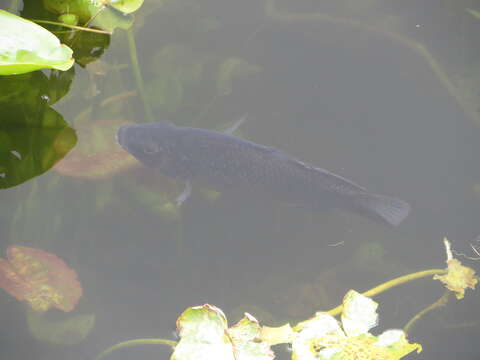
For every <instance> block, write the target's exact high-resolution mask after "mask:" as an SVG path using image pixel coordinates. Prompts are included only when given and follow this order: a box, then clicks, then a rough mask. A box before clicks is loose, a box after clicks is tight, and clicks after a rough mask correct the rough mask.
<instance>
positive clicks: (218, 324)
mask: <svg viewBox="0 0 480 360" xmlns="http://www.w3.org/2000/svg"><path fill="white" fill-rule="evenodd" d="M444 244H445V248H446V254H447V261H446V262H447V268H446V269H430V270H424V271H419V272H416V273H411V274H408V275H404V276H401V277H399V278H396V279H393V280H390V281H387V282H385V283H383V284H381V285H379V286H376V287H374V288H373V289H370V290H368V291H366V292H364V293H363V294H360V293H358V292H357V291H355V290H350V291H348V292H347V294H346V295H345V297H344V298H343V301H342V304H341V305H339V306H337V307H335V308H333V309H331V310H329V311H319V312H317V313H316V314H315V315H314V316H313V317H312V318H310V319H307V320H305V321H302V322H300V323H298V324H296V325H295V326H293V327H292V326H291V325H290V324H289V323H287V324H285V325H282V326H279V327H269V326H262V325H260V323H259V322H258V320H256V319H255V317H254V316H253V315H251V314H249V313H245V316H244V317H243V318H242V319H241V320H240V321H239V322H238V323H236V324H235V325H233V326H231V327H229V326H228V323H227V318H226V316H225V314H224V313H223V312H222V310H220V309H219V308H217V307H216V306H213V305H210V304H205V305H202V306H194V307H189V308H187V309H186V310H185V311H184V312H183V313H182V314H181V315H180V316H179V317H178V319H177V329H178V332H179V335H180V340H179V341H178V342H175V341H173V340H167V339H136V340H129V341H125V342H122V343H119V344H117V345H114V346H112V347H111V348H109V349H107V350H105V351H103V352H102V353H101V354H99V355H98V356H97V360H100V359H103V358H105V357H106V356H108V355H109V354H111V353H112V352H114V351H117V350H120V349H122V348H126V347H131V346H138V345H144V344H160V345H167V346H169V347H171V348H172V350H173V353H172V355H171V357H170V359H171V360H193V359H210V360H212V359H215V360H216V359H218V360H224V359H231V360H247V359H248V360H271V359H274V358H275V354H274V352H273V351H272V349H271V346H272V345H277V344H283V343H287V344H290V345H291V349H292V355H291V358H292V360H315V359H321V360H337V359H341V360H357V359H359V354H361V359H364V360H398V359H401V358H403V357H405V356H406V355H408V354H410V353H412V352H417V353H419V352H421V351H422V346H421V345H420V344H416V343H410V342H409V341H408V340H407V336H408V333H409V331H410V330H411V328H412V327H413V326H414V324H415V323H416V322H417V321H418V320H420V319H421V318H422V317H423V316H424V315H426V314H427V313H429V312H431V311H433V310H435V309H437V308H440V307H442V306H445V305H446V303H447V302H448V297H449V295H450V294H454V295H455V296H456V298H457V299H462V298H463V296H464V293H465V290H466V289H475V286H476V285H477V283H478V277H477V276H476V275H475V271H474V270H473V269H471V268H468V267H466V266H464V265H462V264H461V263H460V261H459V260H458V259H456V258H454V257H453V253H452V250H451V245H450V242H449V241H448V240H447V239H445V240H444ZM432 276H433V279H434V280H435V279H436V280H440V281H441V282H442V283H443V284H444V285H445V287H446V288H447V290H446V292H445V293H444V295H442V297H441V298H440V299H438V300H437V301H436V302H434V303H433V304H432V305H430V306H428V307H427V308H425V309H423V310H421V311H420V312H419V313H418V314H417V315H415V316H414V317H413V318H412V319H411V320H410V321H409V322H408V323H407V324H406V325H405V326H404V328H403V329H388V330H385V331H384V332H382V333H381V334H380V335H373V334H372V333H371V332H370V330H371V329H373V328H375V327H376V326H378V313H377V307H378V305H379V304H378V303H376V302H375V301H373V300H372V299H370V297H372V296H375V295H378V294H380V293H382V292H384V291H386V290H388V289H390V288H393V287H396V286H398V285H401V284H404V283H406V282H409V281H412V280H416V279H421V278H425V277H432ZM337 315H340V320H337V319H336V318H335V316H337Z"/></svg>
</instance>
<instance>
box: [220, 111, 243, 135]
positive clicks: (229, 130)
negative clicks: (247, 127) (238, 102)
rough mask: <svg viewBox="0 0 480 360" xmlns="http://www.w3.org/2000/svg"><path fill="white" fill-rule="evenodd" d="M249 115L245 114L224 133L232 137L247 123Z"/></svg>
mask: <svg viewBox="0 0 480 360" xmlns="http://www.w3.org/2000/svg"><path fill="white" fill-rule="evenodd" d="M247 117H248V113H245V114H244V115H243V116H242V117H241V118H240V119H238V120H237V121H235V122H234V123H233V125H232V126H230V127H229V128H228V129H226V130H224V131H223V133H224V134H227V135H232V134H233V133H234V132H235V131H236V130H237V129H238V128H239V127H240V126H241V125H242V124H243V123H244V122H245V121H247Z"/></svg>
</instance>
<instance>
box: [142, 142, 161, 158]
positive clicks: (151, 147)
mask: <svg viewBox="0 0 480 360" xmlns="http://www.w3.org/2000/svg"><path fill="white" fill-rule="evenodd" d="M159 150H160V147H159V146H158V145H157V144H155V143H154V142H147V143H145V144H143V152H144V153H145V154H147V155H152V154H156V153H158V152H159Z"/></svg>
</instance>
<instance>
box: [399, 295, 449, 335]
mask: <svg viewBox="0 0 480 360" xmlns="http://www.w3.org/2000/svg"><path fill="white" fill-rule="evenodd" d="M450 294H451V291H450V290H445V292H444V293H443V295H442V296H441V297H440V298H439V299H438V300H437V301H435V302H434V303H433V304H430V305H428V306H427V307H426V308H424V309H423V310H421V311H420V312H418V313H417V314H416V315H415V316H414V317H413V318H411V319H410V321H409V322H408V323H407V324H406V325H405V327H404V328H403V331H404V332H405V333H406V334H407V335H408V333H409V332H410V330H411V329H412V327H413V325H415V323H416V322H417V321H418V320H420V319H421V318H422V317H424V316H425V315H426V314H428V313H429V312H430V311H433V310H435V309H437V308H439V307H442V306H445V305H447V302H448V300H449V298H450Z"/></svg>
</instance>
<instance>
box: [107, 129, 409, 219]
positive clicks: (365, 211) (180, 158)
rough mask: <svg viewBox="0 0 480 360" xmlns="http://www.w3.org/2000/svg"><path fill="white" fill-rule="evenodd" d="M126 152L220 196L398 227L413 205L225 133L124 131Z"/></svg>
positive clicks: (121, 131)
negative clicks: (337, 211)
mask: <svg viewBox="0 0 480 360" xmlns="http://www.w3.org/2000/svg"><path fill="white" fill-rule="evenodd" d="M117 141H118V143H119V144H120V146H121V147H122V148H124V149H125V150H126V151H128V152H129V153H130V154H132V155H133V156H134V157H135V158H137V159H138V160H139V161H141V162H142V163H143V164H145V165H146V166H148V167H153V168H158V169H160V172H161V173H162V174H163V175H166V176H169V177H173V178H176V179H181V180H183V181H185V182H186V184H187V186H186V191H185V192H184V194H183V198H182V199H181V200H185V198H186V197H188V194H189V191H190V182H192V183H197V184H202V185H205V186H207V187H210V188H212V189H214V190H218V191H228V190H238V191H242V192H245V193H250V194H254V195H255V196H257V195H259V196H261V195H267V196H269V197H271V198H274V199H277V200H279V201H281V202H287V203H290V204H295V205H299V206H303V207H308V208H310V209H313V210H321V209H325V208H330V207H337V208H341V209H347V210H351V211H353V212H355V213H358V214H360V215H364V216H367V217H370V218H374V219H376V220H380V221H381V222H383V223H386V224H389V225H393V226H396V225H398V224H400V223H401V222H402V220H403V219H405V217H406V216H407V215H408V213H409V211H410V206H409V205H408V204H407V203H406V202H404V201H402V200H399V199H396V198H392V197H388V196H383V195H378V194H372V193H370V192H369V191H367V190H366V189H365V188H363V187H361V186H359V185H357V184H355V183H353V182H352V181H350V180H347V179H345V178H343V177H341V176H339V175H336V174H334V173H332V172H329V171H327V170H324V169H321V168H319V167H316V166H313V165H309V164H306V163H304V162H302V161H300V160H298V159H296V158H295V157H293V156H291V155H289V154H287V153H285V152H283V151H281V150H279V149H276V148H273V147H268V146H263V145H259V144H256V143H253V142H251V141H248V140H244V139H241V138H238V137H234V136H231V135H229V134H226V133H220V132H216V131H211V130H206V129H198V128H192V127H183V126H176V125H173V124H171V123H168V122H157V123H143V124H136V125H126V126H122V127H121V128H120V129H119V130H118V133H117Z"/></svg>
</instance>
